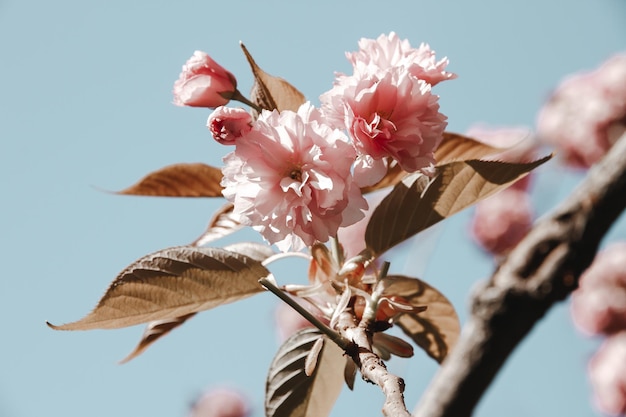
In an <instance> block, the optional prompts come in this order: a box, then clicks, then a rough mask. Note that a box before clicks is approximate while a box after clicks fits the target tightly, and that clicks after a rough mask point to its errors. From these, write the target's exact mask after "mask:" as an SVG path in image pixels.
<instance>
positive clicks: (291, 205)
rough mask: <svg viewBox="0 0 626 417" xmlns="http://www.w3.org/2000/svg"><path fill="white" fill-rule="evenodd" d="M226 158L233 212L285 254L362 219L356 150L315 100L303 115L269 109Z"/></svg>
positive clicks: (226, 180) (301, 111) (302, 110)
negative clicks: (356, 181) (324, 116)
mask: <svg viewBox="0 0 626 417" xmlns="http://www.w3.org/2000/svg"><path fill="white" fill-rule="evenodd" d="M235 143H236V148H235V151H234V152H232V153H230V154H228V155H226V156H225V157H224V162H225V166H224V168H223V169H222V172H223V174H224V178H223V180H222V186H223V187H224V190H223V194H224V196H225V197H226V198H227V199H228V200H229V201H231V202H232V203H234V206H235V208H234V212H235V214H238V215H241V216H242V218H243V220H244V221H245V222H246V223H247V224H249V225H251V226H252V227H253V228H254V229H256V230H258V231H259V232H260V233H261V234H262V235H263V237H264V238H265V239H266V240H267V241H268V242H270V243H275V244H276V245H277V246H278V248H279V249H281V250H282V251H288V250H289V249H294V250H299V249H302V248H303V247H304V246H305V245H306V246H310V245H312V244H313V243H315V242H316V241H320V242H326V241H328V239H329V238H330V237H334V236H336V233H337V229H338V228H339V227H340V226H347V225H350V224H353V223H355V222H357V221H358V220H360V219H361V218H363V213H362V210H365V209H366V208H367V203H366V201H365V199H364V198H363V196H362V195H361V191H360V189H359V188H358V187H357V186H356V184H354V180H353V178H352V173H351V168H352V163H353V162H354V159H355V152H354V148H353V147H352V146H351V145H350V143H349V142H348V139H347V137H346V136H345V135H344V134H343V133H342V132H341V131H339V130H336V129H332V128H330V127H329V126H327V125H326V124H324V123H323V122H322V120H321V115H320V113H319V111H318V110H317V109H315V108H314V107H313V106H311V104H310V103H305V104H303V105H302V106H301V107H300V109H299V110H298V112H297V113H295V112H292V111H283V112H280V113H279V112H278V111H273V112H269V111H263V112H262V113H261V115H260V116H259V118H258V119H257V121H256V122H255V123H254V124H253V125H252V129H251V130H250V131H249V132H247V133H245V134H244V135H243V136H241V137H240V138H237V139H236V141H235Z"/></svg>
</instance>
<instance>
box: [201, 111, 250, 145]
mask: <svg viewBox="0 0 626 417" xmlns="http://www.w3.org/2000/svg"><path fill="white" fill-rule="evenodd" d="M206 125H207V128H208V129H209V130H210V131H211V134H212V135H213V138H214V139H215V140H216V141H217V142H219V143H221V144H222V145H234V144H235V139H237V138H238V137H241V136H242V135H243V134H245V133H248V132H249V131H250V130H251V129H252V116H251V115H250V113H248V112H247V111H245V110H244V109H242V108H232V107H224V106H220V107H218V108H216V109H215V110H214V111H213V113H211V115H210V116H209V118H208V119H207V122H206Z"/></svg>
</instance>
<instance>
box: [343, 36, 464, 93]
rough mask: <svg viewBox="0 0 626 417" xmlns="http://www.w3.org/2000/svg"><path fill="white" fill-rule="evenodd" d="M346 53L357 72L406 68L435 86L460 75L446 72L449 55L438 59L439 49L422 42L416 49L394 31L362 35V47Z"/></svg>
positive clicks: (360, 43)
mask: <svg viewBox="0 0 626 417" xmlns="http://www.w3.org/2000/svg"><path fill="white" fill-rule="evenodd" d="M346 56H347V58H348V60H349V61H350V62H351V63H352V65H353V67H354V70H355V72H361V73H370V72H372V71H373V72H374V73H376V72H378V70H381V69H382V70H387V69H389V68H393V67H402V68H406V69H407V70H408V72H409V73H410V74H411V75H412V76H414V77H416V78H418V79H420V80H424V81H426V82H427V83H429V84H431V85H435V84H437V83H439V82H441V81H445V80H450V79H453V78H456V74H453V73H451V72H446V71H445V68H446V66H447V65H448V59H447V58H443V59H441V60H439V61H437V60H436V58H435V51H433V50H431V49H430V46H428V44H425V43H422V44H421V45H420V46H419V48H417V49H416V48H413V47H411V45H410V44H409V41H408V40H407V39H404V40H400V38H399V37H398V35H396V34H395V33H394V32H391V33H390V34H389V35H385V34H382V35H380V36H379V37H378V38H377V39H365V38H362V39H361V40H360V41H359V50H358V51H357V52H349V53H346Z"/></svg>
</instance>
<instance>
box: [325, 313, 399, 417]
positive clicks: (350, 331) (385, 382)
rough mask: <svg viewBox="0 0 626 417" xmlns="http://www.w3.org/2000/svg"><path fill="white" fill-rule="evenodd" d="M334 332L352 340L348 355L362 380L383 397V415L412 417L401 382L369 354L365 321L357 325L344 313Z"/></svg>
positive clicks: (370, 349) (351, 316)
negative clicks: (336, 331) (373, 387)
mask: <svg viewBox="0 0 626 417" xmlns="http://www.w3.org/2000/svg"><path fill="white" fill-rule="evenodd" d="M337 329H338V330H339V331H340V332H341V335H342V336H344V337H345V338H346V339H348V340H351V341H352V343H353V348H352V349H348V350H347V351H346V354H348V355H349V356H350V357H351V358H352V360H354V362H355V363H356V364H357V366H358V368H359V369H360V371H361V375H362V376H363V379H364V380H365V381H368V382H371V383H373V384H376V385H378V386H379V387H380V389H381V390H382V391H383V394H385V404H384V405H383V410H382V411H383V415H385V416H387V417H411V413H409V411H408V410H407V408H406V405H405V402H404V394H403V393H404V380H403V379H402V378H400V377H398V376H396V375H393V374H392V373H390V372H389V371H388V370H387V367H386V366H385V363H384V362H383V361H382V359H380V357H378V355H376V354H375V353H374V352H373V351H372V340H371V332H370V331H369V330H368V329H367V321H366V320H361V322H360V323H359V324H358V325H357V324H356V320H355V317H354V314H352V312H350V311H344V312H343V313H341V314H340V315H339V319H338V321H337Z"/></svg>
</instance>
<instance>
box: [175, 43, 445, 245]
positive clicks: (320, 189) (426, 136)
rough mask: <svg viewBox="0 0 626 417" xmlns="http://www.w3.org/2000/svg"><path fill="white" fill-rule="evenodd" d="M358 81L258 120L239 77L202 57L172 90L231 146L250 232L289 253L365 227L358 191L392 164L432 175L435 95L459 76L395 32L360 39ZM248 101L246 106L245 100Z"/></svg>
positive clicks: (240, 208) (235, 193) (238, 210)
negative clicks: (232, 103) (204, 114)
mask: <svg viewBox="0 0 626 417" xmlns="http://www.w3.org/2000/svg"><path fill="white" fill-rule="evenodd" d="M347 58H348V60H349V61H350V62H351V63H352V65H353V73H352V74H351V75H346V74H338V75H337V76H336V79H335V82H334V85H333V87H332V88H331V89H330V90H329V91H327V92H325V93H323V94H322V95H321V96H320V102H321V107H320V108H316V107H315V106H314V105H313V104H311V103H310V102H306V103H304V104H302V105H301V106H300V108H299V109H297V110H294V111H292V110H283V111H278V110H265V109H262V110H261V111H260V112H259V114H258V117H256V118H254V117H253V116H252V114H250V113H248V112H247V111H246V110H244V109H242V108H234V107H225V106H224V105H225V104H226V103H228V101H229V100H231V99H237V100H239V101H243V102H244V103H247V104H250V103H249V102H248V101H247V99H243V96H242V95H241V94H240V93H239V91H238V90H237V82H236V79H235V77H234V76H233V75H232V74H231V73H230V72H228V71H227V70H225V69H224V68H223V67H221V66H220V65H219V64H217V63H216V62H215V61H213V60H212V59H211V58H210V57H209V56H208V55H207V54H205V53H203V52H196V53H195V54H194V56H193V57H192V58H191V59H190V60H189V61H188V62H187V63H186V64H185V65H184V66H183V71H182V73H181V75H180V79H179V80H178V81H177V82H176V83H175V85H174V97H175V99H174V102H175V103H176V104H179V105H189V106H202V107H209V108H215V110H214V112H213V113H212V114H211V115H210V116H209V118H208V121H207V127H208V128H209V130H210V132H211V133H212V135H213V137H214V138H215V140H216V141H217V142H219V143H221V144H224V145H233V146H234V148H235V149H234V151H232V152H230V153H229V154H227V155H226V156H225V157H224V167H223V169H222V172H223V180H222V184H221V185H222V186H223V195H224V196H225V197H226V199H227V200H228V201H230V202H232V203H233V204H234V213H235V214H236V215H239V216H240V217H241V221H242V222H243V223H244V224H247V225H250V226H252V227H253V228H254V229H255V230H257V231H259V232H260V233H261V234H262V235H263V237H264V238H265V239H266V240H267V241H268V242H269V243H271V244H276V246H277V247H278V248H279V249H280V250H282V251H288V250H300V249H302V248H304V247H305V246H312V245H313V244H314V243H315V242H326V241H328V240H329V239H330V238H331V237H336V236H337V232H338V229H339V228H340V227H346V226H350V225H353V224H355V223H357V222H358V221H360V220H362V219H363V218H364V211H365V210H366V209H367V207H368V205H367V202H366V200H365V199H364V197H363V195H362V194H361V187H364V186H368V185H373V184H375V183H377V182H378V181H380V180H381V179H382V178H383V177H384V175H385V174H386V172H387V169H388V168H389V167H390V166H393V165H396V164H397V165H399V166H400V167H401V168H402V169H403V170H405V171H407V172H417V171H420V172H422V173H424V174H427V175H428V174H432V172H433V168H434V165H435V160H434V151H435V150H436V148H437V146H438V145H439V143H440V142H441V140H442V139H443V132H444V129H445V128H446V125H447V121H446V119H447V118H446V116H444V115H443V114H442V113H441V112H440V111H439V96H437V95H435V94H433V93H432V92H431V89H432V87H433V86H434V85H436V84H437V83H439V82H441V81H444V80H449V79H452V78H454V77H455V75H454V74H452V73H450V72H447V71H446V70H445V68H446V66H447V64H448V61H447V59H442V60H436V58H435V54H434V51H432V50H431V49H430V47H429V46H428V45H426V44H422V45H420V46H419V47H418V48H413V47H411V45H410V44H409V42H408V41H407V40H400V39H399V38H398V36H397V35H396V34H395V33H393V32H392V33H390V34H389V35H381V36H380V37H379V38H377V39H362V40H361V41H360V42H359V50H358V51H356V52H353V53H348V54H347ZM241 99H243V100H241Z"/></svg>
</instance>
